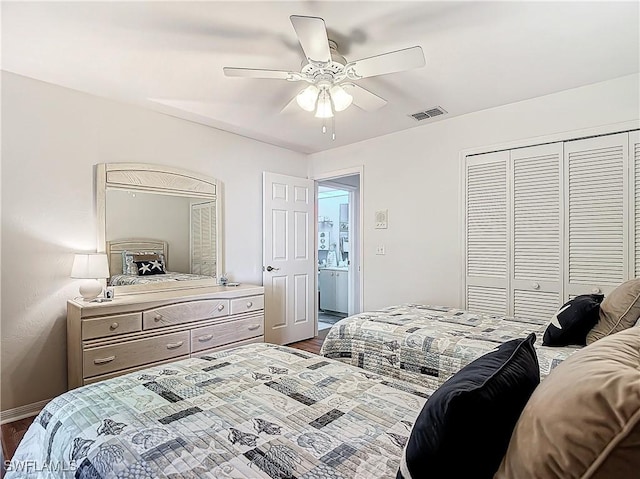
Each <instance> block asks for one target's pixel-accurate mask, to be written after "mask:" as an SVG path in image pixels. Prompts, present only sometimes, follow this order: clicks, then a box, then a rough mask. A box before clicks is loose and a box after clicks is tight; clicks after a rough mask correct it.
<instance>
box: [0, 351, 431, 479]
mask: <svg viewBox="0 0 640 479" xmlns="http://www.w3.org/2000/svg"><path fill="white" fill-rule="evenodd" d="M430 392H431V391H428V390H427V389H424V388H421V387H415V386H412V385H410V384H407V383H403V382H396V381H394V380H392V379H389V378H385V377H382V376H379V375H376V374H371V373H368V372H366V371H364V370H362V369H359V368H355V367H352V366H349V365H345V364H342V363H340V362H337V361H333V360H331V359H326V358H323V357H321V356H317V355H314V354H310V353H306V352H303V351H298V350H295V349H290V348H286V347H283V346H275V345H271V344H251V345H247V346H243V347H240V348H237V349H232V350H228V351H222V352H219V353H215V354H212V355H209V356H205V357H202V358H191V359H186V360H182V361H179V362H175V363H171V364H167V365H163V366H158V367H154V368H150V369H146V370H143V371H139V372H135V373H131V374H128V375H126V376H121V377H118V378H114V379H110V380H107V381H103V382H99V383H96V384H92V385H89V386H85V387H82V388H79V389H74V390H72V391H69V392H67V393H65V394H63V395H61V396H59V397H57V398H56V399H54V400H52V401H51V402H50V403H49V404H48V405H47V406H46V408H45V409H44V410H43V411H42V412H41V413H40V415H39V416H38V417H37V418H36V420H35V421H34V423H33V424H32V425H31V427H30V428H29V430H28V431H27V433H26V435H25V437H24V439H23V441H22V442H21V444H20V446H19V447H18V450H17V452H16V454H15V456H14V458H13V462H12V463H11V468H13V469H15V468H21V469H23V470H25V469H28V470H30V471H31V473H27V472H24V471H23V472H17V471H14V472H9V473H8V474H7V476H6V477H7V479H15V478H16V477H31V478H36V477H37V478H39V479H40V478H61V477H63V478H67V477H68V478H71V477H76V478H123V479H124V478H299V479H312V478H313V479H315V478H344V479H350V478H363V479H364V478H366V479H370V478H379V477H385V478H392V477H395V474H396V471H397V468H398V464H399V460H400V455H401V452H402V448H403V446H404V444H405V442H406V441H407V438H408V436H409V432H410V429H411V426H412V424H413V422H414V420H415V418H416V417H417V415H418V413H419V412H420V410H421V408H422V406H423V404H424V402H425V401H426V399H427V397H428V396H429V394H430ZM54 469H55V470H54ZM65 471H66V472H65Z"/></svg>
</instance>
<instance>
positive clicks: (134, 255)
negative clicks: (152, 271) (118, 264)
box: [122, 251, 167, 276]
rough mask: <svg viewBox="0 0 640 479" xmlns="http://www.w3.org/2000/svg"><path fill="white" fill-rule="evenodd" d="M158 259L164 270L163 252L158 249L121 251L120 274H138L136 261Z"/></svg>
mask: <svg viewBox="0 0 640 479" xmlns="http://www.w3.org/2000/svg"><path fill="white" fill-rule="evenodd" d="M156 260H157V261H160V263H161V264H162V270H163V271H165V272H166V269H167V268H166V264H165V259H164V253H162V252H159V251H123V252H122V274H130V275H134V276H137V275H138V266H137V265H136V261H156Z"/></svg>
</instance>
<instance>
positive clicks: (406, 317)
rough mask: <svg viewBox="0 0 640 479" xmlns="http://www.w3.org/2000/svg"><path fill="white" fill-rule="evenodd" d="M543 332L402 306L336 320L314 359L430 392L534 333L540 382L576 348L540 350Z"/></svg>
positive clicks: (509, 321)
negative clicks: (318, 357) (486, 356)
mask: <svg viewBox="0 0 640 479" xmlns="http://www.w3.org/2000/svg"><path fill="white" fill-rule="evenodd" d="M546 327H547V325H546V324H540V323H539V322H528V321H524V320H521V319H517V318H510V317H505V316H494V315H486V314H474V313H470V312H468V311H462V310H459V309H454V308H447V307H441V306H429V305H421V304H404V305H400V306H391V307H388V308H384V309H381V310H379V311H368V312H365V313H361V314H357V315H355V316H350V317H347V318H345V319H342V320H340V321H339V322H337V323H336V324H334V325H333V327H332V328H331V330H330V331H329V333H328V334H327V337H326V339H325V340H324V343H323V344H322V349H321V351H320V354H322V355H323V356H326V357H328V358H334V359H337V360H339V361H342V362H344V363H347V364H351V365H354V366H358V367H361V368H364V369H366V370H368V371H372V372H375V373H378V374H384V375H386V376H390V377H394V378H396V379H400V380H403V381H409V382H412V383H413V384H418V385H422V386H426V387H428V388H431V389H434V390H435V389H437V388H438V387H440V386H441V385H442V384H443V383H444V382H445V381H446V380H447V379H449V378H450V377H451V376H453V375H454V374H455V373H456V372H458V371H459V370H460V369H462V368H463V367H464V366H466V365H467V364H469V363H470V362H471V361H473V360H474V359H476V358H478V357H480V356H482V355H483V354H485V353H487V352H489V351H491V350H493V349H495V347H496V346H498V345H499V344H501V343H503V342H505V341H509V340H511V339H514V338H523V337H526V336H527V335H528V334H529V333H535V334H536V337H537V340H536V344H535V347H536V352H537V353H538V362H539V363H540V376H541V378H544V377H546V376H547V375H548V374H549V372H551V370H552V369H553V368H554V367H556V366H557V365H558V364H560V363H561V362H562V361H564V360H565V359H567V358H568V357H569V356H570V355H571V354H573V353H574V352H575V351H577V350H578V349H580V348H579V347H578V346H567V347H547V346H542V337H543V335H544V331H545V329H546Z"/></svg>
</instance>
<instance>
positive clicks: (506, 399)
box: [397, 334, 540, 479]
mask: <svg viewBox="0 0 640 479" xmlns="http://www.w3.org/2000/svg"><path fill="white" fill-rule="evenodd" d="M535 340H536V336H535V334H530V335H529V336H528V337H527V338H526V339H514V340H512V341H508V342H506V343H504V344H502V345H500V346H499V347H498V348H497V349H496V350H494V351H491V352H490V353H487V354H485V355H484V356H481V357H480V358H478V359H476V360H475V361H473V362H472V363H470V364H468V365H467V366H465V367H464V368H462V369H461V370H460V371H459V372H458V373H456V374H455V375H454V376H452V377H451V378H450V379H449V380H448V381H447V382H446V383H444V384H443V385H442V386H440V388H438V389H437V390H436V391H435V392H434V393H433V395H432V396H431V397H430V398H429V399H428V400H427V402H426V403H425V405H424V407H423V408H422V411H421V412H420V415H419V416H418V419H416V422H415V424H414V426H413V429H412V430H411V436H410V437H409V440H408V441H407V445H406V446H405V450H404V452H403V455H402V458H401V461H400V470H399V471H398V476H397V477H398V478H404V479H419V478H426V477H434V478H440V477H442V478H444V477H452V478H453V477H461V478H463V477H464V478H467V477H468V478H474V479H484V478H487V479H491V478H493V475H494V474H495V473H496V471H497V470H498V467H499V466H500V461H501V460H502V458H503V456H504V454H505V452H506V451H507V446H508V444H509V439H510V438H511V433H512V432H513V429H514V427H515V424H516V422H517V420H518V418H519V417H520V413H521V412H522V410H523V409H524V406H525V404H526V403H527V401H528V399H529V397H530V396H531V393H532V392H533V390H534V389H535V388H536V386H537V385H538V384H539V383H540V369H539V366H538V357H537V356H536V352H535V349H534V348H533V344H534V343H535Z"/></svg>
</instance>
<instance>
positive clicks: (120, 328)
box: [82, 313, 142, 339]
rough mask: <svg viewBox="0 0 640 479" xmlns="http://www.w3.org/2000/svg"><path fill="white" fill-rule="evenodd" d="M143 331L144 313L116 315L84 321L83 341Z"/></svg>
mask: <svg viewBox="0 0 640 479" xmlns="http://www.w3.org/2000/svg"><path fill="white" fill-rule="evenodd" d="M136 331H142V313H132V314H116V315H113V316H104V317H102V318H96V319H85V320H83V321H82V339H95V338H103V337H106V336H115V335H116V334H124V333H134V332H136Z"/></svg>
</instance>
